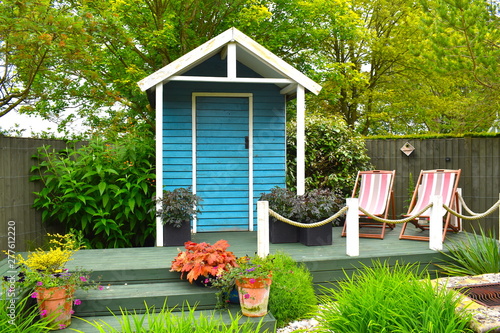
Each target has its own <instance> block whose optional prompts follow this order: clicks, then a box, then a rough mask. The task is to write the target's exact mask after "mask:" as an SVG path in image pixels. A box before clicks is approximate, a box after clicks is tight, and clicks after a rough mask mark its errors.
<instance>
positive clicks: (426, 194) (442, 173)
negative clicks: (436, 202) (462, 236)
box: [399, 169, 462, 241]
mask: <svg viewBox="0 0 500 333" xmlns="http://www.w3.org/2000/svg"><path fill="white" fill-rule="evenodd" d="M461 172H462V170H461V169H458V170H447V169H436V170H422V171H420V175H419V177H418V181H417V185H416V187H415V190H414V191H413V196H412V199H411V202H410V206H409V208H408V213H407V214H406V215H404V216H405V217H408V216H412V215H414V214H415V213H416V212H417V211H418V210H421V209H423V207H425V206H427V205H428V203H430V202H431V201H432V196H433V195H438V194H439V195H441V196H442V198H443V204H445V205H447V206H448V207H450V208H451V209H456V208H457V207H458V195H457V187H458V182H459V180H460V174H461ZM436 176H439V177H436ZM446 176H449V177H451V176H453V177H454V178H453V184H448V187H447V188H448V190H449V192H445V191H444V187H443V186H441V187H440V190H439V191H437V190H436V189H435V183H436V179H437V180H438V182H441V183H442V182H443V179H440V178H442V177H446ZM431 177H432V183H430V184H429V179H430V178H431ZM423 182H425V184H422V183H423ZM433 188H434V189H433ZM419 193H422V195H420V196H419ZM446 194H448V195H446ZM446 197H448V199H447V198H446ZM429 219H430V209H428V210H427V211H425V212H424V213H423V214H422V215H421V216H420V218H419V219H415V220H413V221H410V222H406V223H403V227H402V228H401V233H400V235H399V239H410V240H422V241H429V237H428V236H417V235H408V234H405V231H406V226H407V224H408V223H412V224H413V225H415V227H416V228H419V229H421V230H429V225H428V224H426V225H425V224H421V223H419V221H420V220H427V221H429ZM450 219H451V213H449V212H448V213H446V214H445V216H444V225H443V241H444V239H445V238H446V232H447V231H453V232H458V231H460V229H461V227H460V223H461V222H460V219H457V225H456V226H453V225H451V224H450Z"/></svg>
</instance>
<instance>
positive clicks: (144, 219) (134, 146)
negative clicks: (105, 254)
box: [31, 134, 155, 248]
mask: <svg viewBox="0 0 500 333" xmlns="http://www.w3.org/2000/svg"><path fill="white" fill-rule="evenodd" d="M154 156H155V153H154V143H153V140H152V139H151V137H148V136H147V135H145V134H142V135H141V136H136V135H133V134H129V135H128V136H125V137H123V138H120V139H119V141H118V142H116V143H113V144H107V143H105V142H103V141H102V140H99V139H94V140H92V141H90V142H89V144H88V145H86V146H83V147H81V148H79V149H76V148H74V149H67V150H65V151H60V152H55V151H54V150H50V146H44V147H41V148H39V151H38V155H37V156H35V158H37V160H38V165H35V166H33V167H32V172H34V173H36V175H35V176H33V177H32V178H31V180H32V181H41V182H43V185H44V187H43V189H42V190H41V191H40V192H36V193H35V195H36V199H35V202H34V207H35V208H37V209H39V210H42V220H43V221H44V222H48V223H56V224H63V225H64V226H65V227H66V231H67V230H68V229H70V228H74V229H77V230H81V231H82V233H83V235H84V237H85V239H84V241H85V243H86V244H85V245H86V246H87V247H92V248H108V247H133V246H144V245H145V244H147V243H148V241H149V242H152V237H153V235H154V230H155V225H154V210H151V207H153V206H154V202H153V201H152V200H151V198H152V197H153V193H154V190H155V187H154V178H155V174H154V164H153V161H154Z"/></svg>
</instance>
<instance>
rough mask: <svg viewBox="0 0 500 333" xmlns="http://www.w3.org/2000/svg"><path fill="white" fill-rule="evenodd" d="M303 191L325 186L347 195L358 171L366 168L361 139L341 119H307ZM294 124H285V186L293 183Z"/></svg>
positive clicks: (368, 166) (295, 156)
mask: <svg viewBox="0 0 500 333" xmlns="http://www.w3.org/2000/svg"><path fill="white" fill-rule="evenodd" d="M305 126H306V143H305V154H306V157H305V158H306V166H307V168H306V171H305V176H306V179H305V182H306V190H308V191H310V190H312V189H316V188H328V189H331V190H335V189H340V190H342V193H343V196H344V197H345V196H346V195H350V194H351V191H352V188H353V186H354V182H355V180H356V175H357V172H358V171H359V170H367V169H369V168H370V167H371V166H370V163H369V161H370V158H369V156H368V155H367V151H366V147H365V143H364V140H363V139H362V138H361V136H359V135H358V134H356V133H355V132H354V131H353V130H352V129H350V128H349V126H347V124H346V123H345V121H343V120H342V119H341V118H332V117H328V118H326V117H323V116H318V115H315V116H310V117H307V118H306V123H305ZM296 133H297V124H296V123H295V121H291V122H288V124H287V180H286V183H287V187H288V188H290V189H294V188H295V186H296V182H297V180H296V168H297V162H296V158H297V146H296V144H297V138H296Z"/></svg>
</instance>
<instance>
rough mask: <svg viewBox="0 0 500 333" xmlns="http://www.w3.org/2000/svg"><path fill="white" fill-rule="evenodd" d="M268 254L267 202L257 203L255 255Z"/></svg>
mask: <svg viewBox="0 0 500 333" xmlns="http://www.w3.org/2000/svg"><path fill="white" fill-rule="evenodd" d="M268 254H269V202H268V201H257V255H258V256H259V257H261V258H264V257H266V256H267V255H268Z"/></svg>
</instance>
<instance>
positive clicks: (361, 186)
mask: <svg viewBox="0 0 500 333" xmlns="http://www.w3.org/2000/svg"><path fill="white" fill-rule="evenodd" d="M378 175H385V176H386V177H385V179H383V178H382V177H379V178H380V179H379V180H382V179H383V180H384V182H386V181H387V180H388V183H384V184H383V185H384V187H385V189H386V190H387V192H386V193H385V196H383V197H382V195H383V194H384V193H374V192H373V190H374V189H375V187H372V188H370V189H369V190H368V191H365V187H366V186H370V185H366V184H368V183H367V182H368V181H373V180H375V177H377V176H378ZM395 176H396V170H392V171H386V170H371V171H359V172H358V175H357V177H356V183H355V185H354V189H353V191H352V197H353V198H356V197H358V198H359V200H360V202H359V205H360V207H362V208H363V209H365V210H366V211H368V212H369V213H371V214H372V215H375V216H378V217H381V218H384V219H387V217H388V215H389V206H392V217H393V219H394V217H395V216H396V209H395V206H394V190H393V186H394V177H395ZM369 177H372V179H369ZM387 177H388V178H387ZM361 191H363V193H360V192H361ZM377 194H380V195H377ZM371 195H375V196H377V198H375V199H373V198H371V197H370V196H371ZM373 200H375V201H373ZM380 200H382V201H380ZM373 204H375V206H376V207H373ZM369 206H371V208H370V207H369ZM372 209H374V210H375V211H372ZM359 217H360V219H361V220H360V223H359V226H360V227H369V228H380V229H381V232H380V233H378V234H377V233H360V234H359V237H363V238H379V239H384V236H385V231H386V228H387V227H389V228H391V230H392V229H394V227H395V225H394V224H392V223H386V222H378V221H374V220H372V219H371V218H369V217H368V216H366V215H365V214H364V213H362V212H361V211H359ZM344 236H346V225H344V228H343V229H342V237H344Z"/></svg>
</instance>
